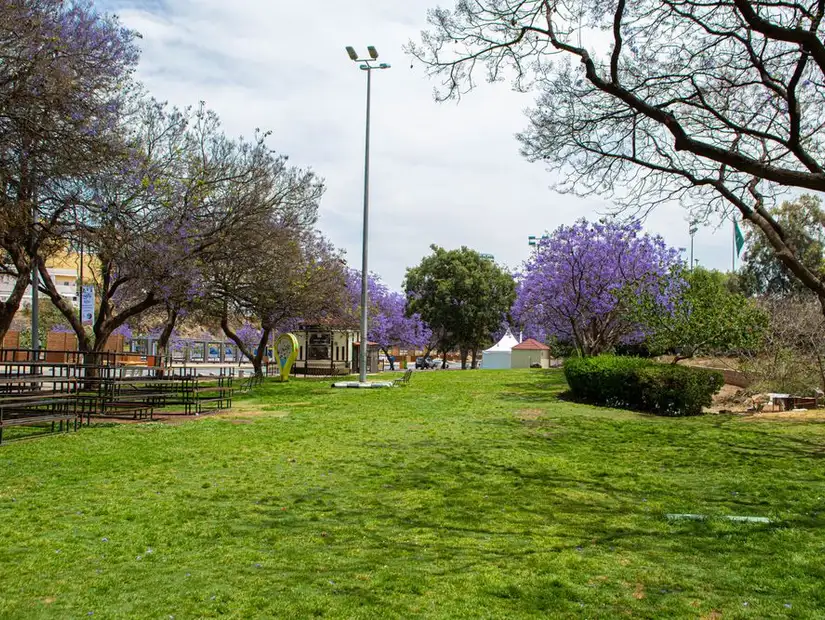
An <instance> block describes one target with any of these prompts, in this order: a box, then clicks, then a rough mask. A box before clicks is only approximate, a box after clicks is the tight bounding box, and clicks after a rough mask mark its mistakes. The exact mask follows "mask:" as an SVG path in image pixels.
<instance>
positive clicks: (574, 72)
mask: <svg viewBox="0 0 825 620" xmlns="http://www.w3.org/2000/svg"><path fill="white" fill-rule="evenodd" d="M824 16H825V3H823V2H821V1H819V0H804V1H801V2H787V3H785V2H774V1H773V0H720V1H717V2H706V1H705V0H640V1H638V2H632V3H630V2H626V1H625V0H618V1H617V2H613V3H609V4H607V5H606V4H605V3H604V2H602V1H601V0H556V1H553V2H550V1H548V0H477V1H474V2H466V1H464V0H461V1H459V2H458V3H457V4H456V6H455V9H454V10H447V9H440V8H439V9H434V10H432V11H430V13H429V22H430V29H429V30H428V31H426V32H425V33H424V34H423V35H422V39H421V41H420V42H418V43H411V44H410V45H409V47H408V50H409V51H410V53H412V54H413V55H414V56H415V57H417V58H418V59H420V60H421V61H423V62H424V63H425V65H426V66H427V67H428V68H429V70H430V72H431V73H432V74H433V75H435V76H436V77H438V78H440V79H441V84H442V87H443V88H442V89H441V90H440V91H439V97H441V98H456V97H460V96H461V95H463V94H464V93H467V92H468V91H469V90H471V89H472V88H473V86H474V85H475V81H476V80H477V79H478V78H479V76H483V77H485V78H487V79H488V80H490V81H500V80H504V79H507V78H508V77H509V78H510V79H511V80H512V82H513V83H514V85H515V86H516V88H519V89H523V90H529V89H535V90H536V91H537V92H538V99H537V101H536V105H535V107H534V108H533V109H532V110H531V111H530V112H529V122H528V127H527V129H526V131H524V133H523V134H522V135H521V136H520V140H521V143H522V148H523V152H524V154H525V155H526V156H527V157H528V158H529V159H531V160H535V161H542V162H545V163H546V164H547V165H548V166H549V167H550V168H551V169H552V170H554V171H556V172H558V173H559V174H560V176H561V179H562V180H561V182H560V183H559V184H558V185H557V188H558V189H560V190H561V191H569V192H574V193H577V194H591V193H596V194H600V195H602V196H606V197H611V198H613V199H615V200H617V201H618V202H619V203H620V204H622V205H625V206H632V207H633V208H637V209H649V208H653V207H654V206H656V205H658V204H660V203H662V202H664V201H672V200H679V201H681V202H682V203H683V204H685V205H686V206H688V207H690V208H692V209H693V210H695V211H697V212H698V214H699V215H704V216H705V217H713V216H717V217H718V216H719V215H723V216H727V215H728V214H729V212H730V211H731V210H736V211H738V213H739V214H740V215H741V217H742V218H743V219H744V220H746V221H748V222H750V223H751V224H752V225H753V226H754V227H755V228H756V229H758V230H759V231H760V232H761V234H762V235H764V237H765V240H766V242H767V243H768V244H769V245H770V246H771V247H772V248H773V249H774V251H775V253H776V256H777V257H778V258H779V260H781V261H782V262H783V264H784V265H785V266H786V267H787V268H788V270H789V271H790V272H791V273H792V274H793V275H794V277H795V278H797V279H798V280H799V281H800V282H801V283H802V284H803V285H804V286H805V287H806V288H808V289H810V290H811V291H813V292H814V293H815V294H816V295H817V296H818V298H819V300H820V303H821V304H822V305H823V307H824V308H825V279H823V276H822V274H820V273H817V272H815V271H812V270H811V269H810V268H809V267H808V266H807V264H806V263H805V261H804V260H803V258H802V257H801V256H800V255H799V254H798V252H797V251H796V249H795V248H794V247H793V246H792V245H789V244H788V241H787V239H788V235H787V234H786V231H785V229H784V228H783V226H782V224H781V223H780V222H778V221H777V220H776V218H775V217H774V216H773V215H772V213H771V211H770V207H771V206H772V205H773V204H774V202H775V200H776V198H777V196H779V195H780V194H782V193H783V192H785V191H787V188H789V187H795V188H800V189H808V190H815V191H823V190H825V168H824V166H825V141H823V140H822V136H821V132H822V126H823V122H825V42H823V41H824V40H825V36H823V32H824V29H825V24H824V23H823V17H824Z"/></svg>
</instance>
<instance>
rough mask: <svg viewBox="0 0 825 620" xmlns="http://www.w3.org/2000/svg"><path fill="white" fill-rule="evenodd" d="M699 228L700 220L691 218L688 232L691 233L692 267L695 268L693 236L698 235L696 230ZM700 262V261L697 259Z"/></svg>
mask: <svg viewBox="0 0 825 620" xmlns="http://www.w3.org/2000/svg"><path fill="white" fill-rule="evenodd" d="M698 230H699V222H697V221H696V220H691V221H690V223H689V226H688V232H689V233H690V268H691V269H693V264H694V263H693V238H694V237H695V236H696V232H697V231H698ZM696 262H699V261H696Z"/></svg>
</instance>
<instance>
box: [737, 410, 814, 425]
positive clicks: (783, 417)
mask: <svg viewBox="0 0 825 620" xmlns="http://www.w3.org/2000/svg"><path fill="white" fill-rule="evenodd" d="M745 419H746V420H748V421H751V422H758V421H759V420H779V421H783V422H785V421H794V422H813V421H822V420H825V409H814V410H812V411H761V412H759V413H753V414H749V415H748V416H747V417H746V418H745Z"/></svg>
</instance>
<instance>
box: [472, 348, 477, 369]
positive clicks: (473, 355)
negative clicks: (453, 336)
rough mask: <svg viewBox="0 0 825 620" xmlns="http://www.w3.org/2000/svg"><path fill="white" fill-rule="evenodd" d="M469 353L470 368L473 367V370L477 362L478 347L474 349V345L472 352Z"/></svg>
mask: <svg viewBox="0 0 825 620" xmlns="http://www.w3.org/2000/svg"><path fill="white" fill-rule="evenodd" d="M470 355H471V358H470V368H471V369H473V370H475V369H476V365H477V362H478V349H476V348H475V347H473V352H472V353H471V354H470Z"/></svg>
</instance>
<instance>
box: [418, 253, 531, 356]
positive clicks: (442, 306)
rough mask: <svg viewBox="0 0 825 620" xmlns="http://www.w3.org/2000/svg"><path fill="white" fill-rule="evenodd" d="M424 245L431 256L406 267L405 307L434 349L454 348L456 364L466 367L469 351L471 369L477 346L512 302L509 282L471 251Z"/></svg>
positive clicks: (486, 339)
mask: <svg viewBox="0 0 825 620" xmlns="http://www.w3.org/2000/svg"><path fill="white" fill-rule="evenodd" d="M430 248H431V249H432V251H433V253H432V254H430V255H429V256H426V257H424V259H423V260H422V261H421V264H420V265H418V266H417V267H412V268H410V269H408V270H407V275H406V279H405V281H404V289H405V291H406V293H407V310H408V312H410V313H418V314H420V315H421V318H422V319H423V320H424V321H425V322H426V323H427V324H429V325H430V327H431V328H432V330H433V333H434V335H436V337H437V338H438V342H437V348H438V349H439V350H441V351H447V350H449V349H451V348H454V347H458V348H459V349H460V350H461V367H462V368H466V367H467V355H468V354H470V355H471V356H472V366H473V368H475V365H476V358H477V355H478V351H479V349H480V348H481V347H482V346H483V345H485V344H487V343H489V342H490V336H491V334H492V333H493V332H495V331H496V330H498V329H499V328H500V327H501V323H502V321H503V320H504V319H505V318H506V316H507V314H508V312H509V310H510V308H511V306H512V305H513V302H514V301H515V298H516V287H515V282H514V280H513V277H512V275H510V274H509V273H507V272H506V271H504V270H503V269H502V268H501V267H499V266H498V265H496V264H495V263H494V262H493V261H491V260H487V259H485V258H482V256H481V255H480V254H479V253H478V252H476V251H474V250H471V249H469V248H466V247H462V248H461V249H458V250H445V249H444V248H441V247H438V246H437V245H432V246H430Z"/></svg>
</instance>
